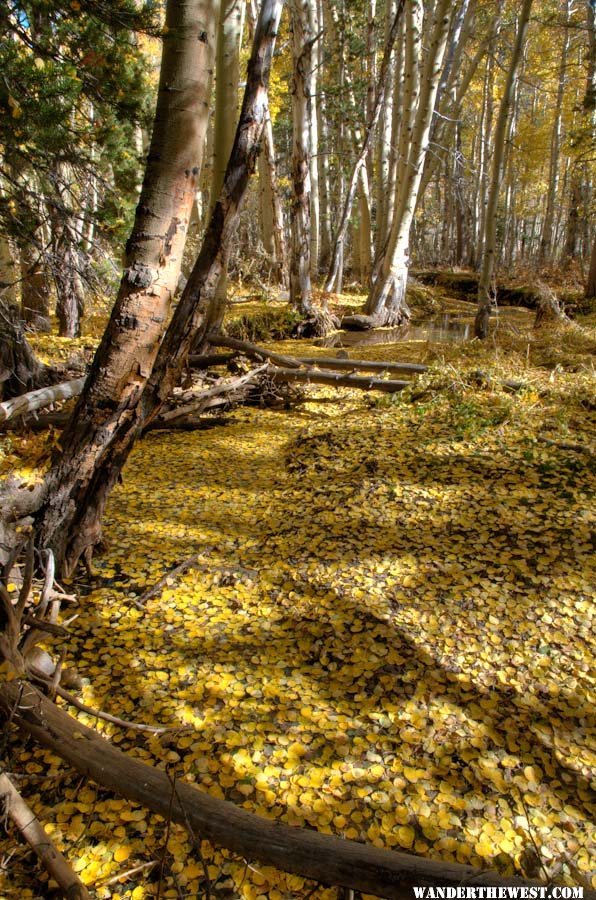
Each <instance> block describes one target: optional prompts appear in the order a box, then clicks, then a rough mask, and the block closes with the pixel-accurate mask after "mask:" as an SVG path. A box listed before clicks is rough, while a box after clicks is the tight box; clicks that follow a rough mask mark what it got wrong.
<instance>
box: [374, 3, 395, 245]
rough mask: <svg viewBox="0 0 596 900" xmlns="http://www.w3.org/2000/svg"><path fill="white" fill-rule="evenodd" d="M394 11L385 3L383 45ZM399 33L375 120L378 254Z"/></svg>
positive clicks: (384, 221)
mask: <svg viewBox="0 0 596 900" xmlns="http://www.w3.org/2000/svg"><path fill="white" fill-rule="evenodd" d="M394 10H395V0H388V2H387V3H386V6H385V42H386V41H387V36H388V35H389V29H390V28H391V22H392V21H393V16H394ZM400 38H401V34H400V36H398V40H397V49H394V50H392V52H391V58H390V60H389V65H388V79H389V84H388V85H387V90H386V91H385V99H384V102H383V106H382V108H381V115H380V118H379V128H378V135H379V136H378V141H377V153H376V168H377V178H376V192H375V202H376V206H377V217H376V226H377V229H376V249H377V252H378V249H379V247H380V246H381V247H382V245H383V244H384V242H385V237H386V231H387V200H388V193H389V172H390V168H389V165H390V163H389V160H390V154H391V139H392V130H393V101H394V96H395V93H396V92H395V90H394V89H392V88H393V85H394V82H395V78H396V72H399V62H398V57H399V56H401V39H400Z"/></svg>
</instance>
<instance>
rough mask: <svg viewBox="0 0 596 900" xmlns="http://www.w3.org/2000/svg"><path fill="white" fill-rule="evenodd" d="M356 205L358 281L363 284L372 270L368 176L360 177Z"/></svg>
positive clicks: (366, 282)
mask: <svg viewBox="0 0 596 900" xmlns="http://www.w3.org/2000/svg"><path fill="white" fill-rule="evenodd" d="M363 171H364V172H366V168H364V170H363ZM358 206H359V210H360V223H359V229H358V238H359V248H358V251H359V253H358V256H359V260H358V261H359V268H360V282H361V284H363V285H365V284H366V285H368V284H369V282H370V276H371V272H372V221H371V212H370V198H369V195H368V178H367V179H366V180H365V179H363V178H361V179H360V183H359V190H358Z"/></svg>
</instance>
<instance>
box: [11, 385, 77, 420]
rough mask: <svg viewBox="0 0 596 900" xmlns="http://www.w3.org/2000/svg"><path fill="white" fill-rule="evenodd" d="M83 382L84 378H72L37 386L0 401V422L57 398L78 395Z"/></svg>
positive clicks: (62, 398) (52, 401) (32, 410)
mask: <svg viewBox="0 0 596 900" xmlns="http://www.w3.org/2000/svg"><path fill="white" fill-rule="evenodd" d="M84 384H85V379H84V378H73V379H71V380H70V381H63V382H61V383H60V384H55V385H53V386H52V387H43V388H39V389H38V390H37V391H30V392H29V393H28V394H20V395H19V396H18V397H13V398H12V399H11V400H5V401H4V402H3V403H0V422H6V421H7V419H10V418H11V417H12V416H19V415H20V416H22V415H25V413H30V412H35V410H36V409H43V408H44V406H49V405H50V403H55V402H56V401H57V400H69V399H70V398H71V397H78V396H79V394H80V393H81V391H82V390H83V385H84Z"/></svg>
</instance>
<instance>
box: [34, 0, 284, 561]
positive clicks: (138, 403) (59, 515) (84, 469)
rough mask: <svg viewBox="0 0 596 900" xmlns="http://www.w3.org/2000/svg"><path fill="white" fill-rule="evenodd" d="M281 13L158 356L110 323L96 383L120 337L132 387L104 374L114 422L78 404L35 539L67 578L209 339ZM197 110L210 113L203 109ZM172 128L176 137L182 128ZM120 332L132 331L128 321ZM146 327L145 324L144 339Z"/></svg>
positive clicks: (278, 0) (252, 79) (260, 30)
mask: <svg viewBox="0 0 596 900" xmlns="http://www.w3.org/2000/svg"><path fill="white" fill-rule="evenodd" d="M281 7H282V0H265V2H264V3H263V4H262V7H261V12H260V16H259V22H258V24H257V29H256V32H255V39H254V43H253V52H252V56H251V61H250V63H249V69H248V75H247V84H246V90H245V95H244V102H243V107H242V112H241V115H240V121H239V123H238V128H237V130H236V138H235V141H234V146H233V148H232V153H231V156H230V160H229V162H228V168H227V171H226V176H225V179H224V185H223V188H222V193H221V196H220V198H219V200H218V201H217V203H216V204H215V208H214V210H213V213H212V216H211V221H210V224H209V227H208V229H207V232H206V234H205V238H204V240H203V245H202V248H201V252H200V253H199V257H198V259H197V262H196V263H195V266H194V268H193V270H192V272H191V274H190V277H189V279H188V282H187V284H186V287H185V289H184V291H183V293H182V296H181V298H180V300H179V302H178V305H177V307H176V310H175V313H174V316H173V317H172V320H171V322H170V325H169V327H168V329H167V331H166V333H165V336H164V338H163V340H162V342H161V344H160V346H159V354H158V348H157V346H156V345H155V344H154V343H153V342H151V344H150V345H149V346H148V345H147V344H140V345H139V344H136V343H135V337H136V333H135V332H134V331H133V333H132V335H130V334H127V333H125V334H121V333H120V331H119V330H118V327H117V326H118V323H119V321H120V317H118V318H117V319H116V321H115V322H114V320H112V321H111V323H110V326H111V327H110V326H109V327H108V332H107V336H105V337H104V341H103V342H102V345H101V347H100V349H99V351H98V354H97V356H96V358H95V361H94V369H93V373H92V374H94V375H95V377H96V378H97V370H98V369H101V366H102V364H105V363H104V361H105V360H106V359H108V362H109V357H107V350H108V348H109V343H108V341H109V340H115V339H120V341H121V345H122V346H123V347H124V346H126V344H127V343H128V344H129V345H130V344H133V349H136V351H137V366H135V368H134V369H133V370H132V371H131V373H130V376H129V378H130V380H129V381H125V382H124V384H123V385H122V384H121V383H119V381H118V376H119V374H120V373H119V371H118V369H111V370H110V369H107V370H104V376H103V377H104V378H105V379H107V380H108V382H109V384H110V385H112V390H113V393H114V395H116V390H117V389H118V392H117V395H116V396H114V400H113V402H112V405H111V406H110V407H108V410H107V413H108V415H106V411H105V409H104V408H103V407H102V406H101V405H99V404H100V403H101V400H100V399H99V398H98V397H97V393H94V392H93V391H91V392H90V391H89V390H88V389H87V391H86V394H87V400H86V402H85V398H83V403H82V404H79V407H78V409H79V411H80V415H81V419H80V424H79V426H78V427H77V425H76V422H77V419H78V417H77V416H76V415H75V419H74V423H75V424H74V425H73V426H71V427H70V429H69V432H68V435H67V437H68V441H69V442H68V443H65V445H64V451H63V452H64V458H65V459H66V460H67V464H66V466H65V467H63V466H58V467H57V468H56V469H55V470H54V472H53V479H52V481H51V482H50V490H51V493H50V496H49V498H48V500H47V501H46V504H45V507H44V509H43V510H42V515H41V518H40V520H39V526H40V532H39V535H38V539H39V542H40V543H41V544H42V546H43V545H45V546H50V547H51V548H52V549H54V552H55V554H56V557H57V563H58V566H59V568H60V570H61V571H62V572H63V573H64V572H66V573H68V572H71V571H72V569H73V568H74V566H75V565H76V562H77V560H78V559H79V558H80V556H81V555H82V554H83V553H85V552H86V551H90V550H91V549H92V547H93V545H94V544H96V543H97V542H98V540H99V537H100V532H101V518H102V514H103V510H104V508H105V504H106V501H107V497H108V494H109V492H110V491H111V489H112V487H113V486H114V484H115V483H116V481H117V480H118V478H119V476H120V472H121V470H122V467H123V466H124V463H125V462H126V459H127V458H128V455H129V453H130V451H131V449H132V446H133V444H134V441H135V439H136V437H137V435H138V434H139V433H140V431H141V430H142V428H143V426H144V425H146V424H148V423H149V421H150V420H151V419H152V418H153V417H154V416H155V415H156V414H157V412H158V411H159V408H160V406H161V404H162V403H163V402H164V401H165V399H166V398H167V397H168V395H169V393H170V392H171V389H172V387H173V386H174V384H175V383H176V381H177V380H178V377H179V374H180V371H181V369H182V367H183V365H184V362H185V360H186V358H187V356H188V354H189V352H190V348H191V346H192V343H193V341H194V340H196V339H197V337H198V338H199V340H200V339H201V338H202V336H203V334H204V331H205V328H206V327H207V326H208V324H209V322H210V315H209V314H210V311H211V309H212V308H213V305H214V302H215V297H216V291H217V285H218V283H219V281H220V277H221V273H222V271H223V268H224V266H225V261H226V258H227V252H228V247H229V242H230V238H231V237H232V235H233V233H234V231H235V228H236V225H237V221H238V216H239V210H240V205H241V203H242V200H243V198H244V195H245V193H246V188H247V186H248V181H249V177H250V175H251V174H252V172H253V171H254V168H255V166H256V160H257V155H258V143H259V140H260V136H261V131H262V128H263V122H264V119H265V111H266V108H267V84H268V80H269V71H270V67H271V57H272V54H273V45H274V42H275V36H276V34H277V26H278V24H279V15H280V13H281ZM189 24H190V23H189ZM201 27H204V25H202V26H201ZM183 34H184V35H188V36H189V37H190V40H191V41H192V42H193V43H194V44H195V45H196V20H193V25H192V27H190V28H186V29H185V30H184V32H183ZM203 87H205V85H204V84H203ZM191 91H192V94H193V99H194V95H195V92H197V91H196V86H191ZM189 100H190V98H188V100H187V103H186V104H185V105H184V110H185V112H188V110H189V107H190V106H191V105H192V104H191V103H190V102H189ZM200 105H201V107H203V102H201V103H200ZM204 108H206V107H204ZM186 124H189V123H186ZM195 127H196V122H195ZM171 130H172V132H173V133H174V134H176V129H175V128H172V129H171ZM179 136H180V138H181V139H182V141H183V143H184V146H185V147H186V148H187V147H188V140H186V141H184V138H185V137H186V138H187V139H188V133H187V132H186V133H185V131H184V130H182V131H181V132H180V133H179ZM201 143H202V139H201ZM191 166H192V162H190V164H189V163H188V162H187V163H186V166H185V168H186V169H187V170H188V171H190V172H191V175H192V169H191ZM183 172H184V170H183ZM195 174H198V171H197V172H196V173H195ZM183 183H184V184H185V185H188V195H189V196H188V198H187V199H188V202H187V205H186V207H185V210H186V215H187V216H188V214H189V213H190V208H191V206H192V200H193V194H194V175H193V177H192V178H191V179H188V182H187V181H185V182H183ZM173 287H174V285H172V290H173ZM161 321H163V320H161ZM161 321H160V324H161ZM123 325H124V326H125V327H129V328H130V323H129V322H128V321H127V320H125V321H124V322H123ZM147 328H148V325H147V323H145V325H144V334H146V332H147ZM148 350H150V354H149V353H148V352H147V351H148ZM141 351H143V352H142V353H141ZM149 379H150V380H149ZM77 442H78V443H77ZM73 464H74V465H73Z"/></svg>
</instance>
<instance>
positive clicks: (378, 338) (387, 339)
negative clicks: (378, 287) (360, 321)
mask: <svg viewBox="0 0 596 900" xmlns="http://www.w3.org/2000/svg"><path fill="white" fill-rule="evenodd" d="M472 335H473V327H472V323H471V322H469V321H464V320H462V319H460V318H458V317H456V316H453V315H451V314H450V313H444V314H443V315H441V316H439V317H438V318H436V319H432V320H431V321H429V322H425V323H424V324H421V325H402V326H401V327H399V328H375V329H372V330H371V331H339V332H337V333H336V334H331V335H329V336H328V337H325V338H321V339H320V340H318V341H316V344H317V345H318V346H319V347H363V346H367V345H370V344H396V343H399V342H401V341H432V342H443V343H447V344H459V343H462V342H463V341H467V340H469V339H470V338H471V337H472Z"/></svg>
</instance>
